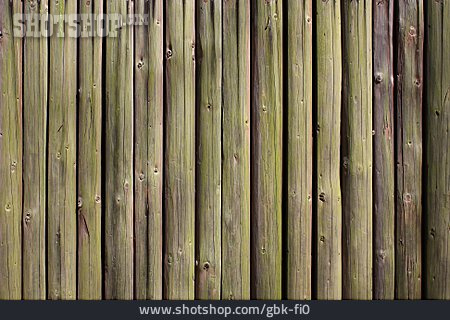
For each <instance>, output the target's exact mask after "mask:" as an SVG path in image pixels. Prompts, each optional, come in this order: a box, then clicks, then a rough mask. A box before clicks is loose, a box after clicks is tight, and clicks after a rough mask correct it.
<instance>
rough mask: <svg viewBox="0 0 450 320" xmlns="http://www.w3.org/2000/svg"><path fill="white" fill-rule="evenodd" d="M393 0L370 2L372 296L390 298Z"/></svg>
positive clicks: (392, 270) (392, 266)
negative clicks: (371, 25)
mask: <svg viewBox="0 0 450 320" xmlns="http://www.w3.org/2000/svg"><path fill="white" fill-rule="evenodd" d="M393 24H394V1H393V0H389V1H374V2H373V70H374V76H373V110H374V111H373V126H374V130H375V135H374V140H373V150H374V155H373V160H374V163H373V166H374V171H373V172H374V174H373V201H374V205H373V216H374V219H373V222H374V227H373V232H374V244H373V245H374V248H373V250H374V264H373V268H374V270H373V274H374V276H373V281H374V282H373V297H374V299H390V300H391V299H394V289H395V283H394V277H395V250H394V248H395V242H394V241H395V234H394V232H395V201H394V200H395V199H394V192H395V191H394V189H395V171H394V170H395V169H394V168H395V165H394V161H395V159H394V156H395V155H394V73H393V72H394V71H393V70H394V60H393V59H394V51H393Z"/></svg>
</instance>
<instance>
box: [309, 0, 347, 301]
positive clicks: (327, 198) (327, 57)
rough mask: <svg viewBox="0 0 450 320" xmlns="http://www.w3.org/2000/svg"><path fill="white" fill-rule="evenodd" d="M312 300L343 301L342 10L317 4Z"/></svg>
mask: <svg viewBox="0 0 450 320" xmlns="http://www.w3.org/2000/svg"><path fill="white" fill-rule="evenodd" d="M316 10H317V12H316V13H315V14H316V19H317V22H316V26H317V32H316V35H317V38H316V54H317V60H316V68H317V78H316V79H317V80H316V81H317V83H316V86H317V111H316V112H317V124H315V126H316V127H315V130H316V137H317V145H316V150H317V159H316V166H317V167H316V168H317V169H316V170H317V199H315V200H314V201H316V203H317V216H316V219H317V233H316V238H315V239H313V240H314V243H315V245H316V254H317V257H316V263H317V270H316V279H315V280H316V288H317V298H318V299H322V300H338V299H341V298H342V255H341V252H342V238H341V237H342V231H341V229H342V203H341V187H340V174H339V170H340V169H339V161H340V133H341V90H342V43H341V9H340V4H339V2H338V1H328V2H324V1H317V5H316Z"/></svg>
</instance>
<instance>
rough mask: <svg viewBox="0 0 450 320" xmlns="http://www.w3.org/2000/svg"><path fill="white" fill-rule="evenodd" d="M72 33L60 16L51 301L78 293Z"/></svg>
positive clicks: (66, 5) (56, 11)
mask: <svg viewBox="0 0 450 320" xmlns="http://www.w3.org/2000/svg"><path fill="white" fill-rule="evenodd" d="M76 13H77V2H76V1H70V0H65V1H61V0H50V14H52V15H64V14H76ZM68 23H69V22H68ZM72 23H73V22H72ZM69 32H70V31H69V28H66V27H65V22H64V21H62V20H59V21H58V23H56V24H55V25H54V32H53V35H52V36H51V38H50V63H49V79H50V80H49V110H48V154H47V157H48V158H47V163H48V176H47V181H48V201H47V204H48V216H47V230H48V237H47V245H48V246H47V266H48V277H47V289H48V291H47V296H48V298H49V299H51V300H59V299H62V300H73V299H76V298H77V294H76V278H77V275H76V272H77V271H76V265H77V263H76V260H77V259H76V239H77V226H76V224H77V220H76V204H77V200H76V198H77V197H76V152H77V137H76V129H77V113H76V112H77V39H76V38H75V37H73V36H71V35H70V33H69ZM39 81H41V79H39Z"/></svg>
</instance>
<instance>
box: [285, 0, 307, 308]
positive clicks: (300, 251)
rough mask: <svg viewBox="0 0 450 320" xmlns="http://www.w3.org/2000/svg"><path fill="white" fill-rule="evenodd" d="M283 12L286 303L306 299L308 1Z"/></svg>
mask: <svg viewBox="0 0 450 320" xmlns="http://www.w3.org/2000/svg"><path fill="white" fill-rule="evenodd" d="M286 10H287V44H286V45H287V61H286V63H287V82H288V83H287V84H285V85H287V103H288V105H287V108H288V111H287V113H288V118H287V126H288V128H287V132H288V137H287V143H288V145H287V157H288V159H287V164H288V167H287V170H286V171H285V173H286V175H287V177H286V179H287V188H288V190H287V192H288V198H287V199H288V204H287V228H286V232H287V233H288V234H287V249H286V250H287V262H286V263H287V274H286V280H287V298H288V299H295V300H304V299H311V241H312V1H311V0H304V1H288V2H287V3H286Z"/></svg>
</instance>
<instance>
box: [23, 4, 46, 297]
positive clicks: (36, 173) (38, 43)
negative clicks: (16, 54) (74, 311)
mask: <svg viewBox="0 0 450 320" xmlns="http://www.w3.org/2000/svg"><path fill="white" fill-rule="evenodd" d="M24 6H25V8H24V12H25V14H44V13H46V10H47V8H48V1H47V0H43V1H41V2H40V3H39V4H38V5H37V4H36V2H35V1H31V0H26V1H25V3H24ZM39 31H40V30H39ZM48 55H49V52H48V39H47V38H46V37H40V38H33V37H26V38H25V39H24V82H23V84H24V113H23V120H24V133H23V134H24V139H23V141H24V150H23V249H22V252H23V270H22V273H23V298H24V299H29V300H31V299H32V300H37V299H41V300H42V299H45V298H46V296H47V295H46V226H45V222H46V210H47V209H46V207H47V200H46V199H47V194H46V188H47V187H46V186H47V178H46V172H47V160H46V159H47V153H46V152H47V104H48Z"/></svg>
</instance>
